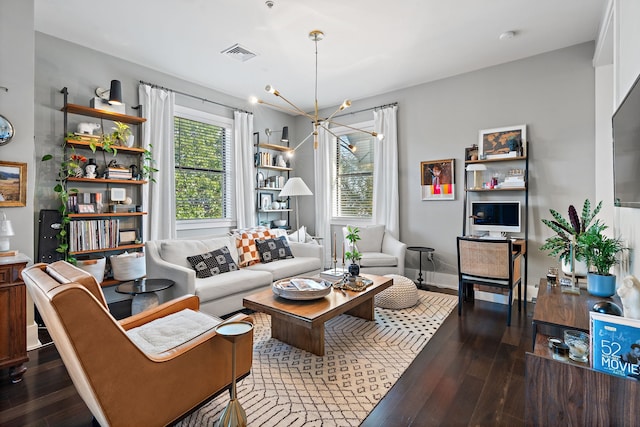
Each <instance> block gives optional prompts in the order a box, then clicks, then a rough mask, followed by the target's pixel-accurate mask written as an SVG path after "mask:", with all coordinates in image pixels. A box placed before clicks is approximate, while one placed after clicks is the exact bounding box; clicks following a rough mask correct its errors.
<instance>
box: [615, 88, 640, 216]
mask: <svg viewBox="0 0 640 427" xmlns="http://www.w3.org/2000/svg"><path fill="white" fill-rule="evenodd" d="M639 81H640V76H638V78H637V79H636V81H635V82H634V83H633V85H632V86H631V89H630V90H629V93H627V96H625V98H624V100H623V101H622V103H621V104H620V106H619V107H618V109H617V110H616V112H615V113H614V114H613V118H612V122H613V123H612V125H613V197H614V199H613V201H614V204H615V205H616V206H623V207H631V208H640V83H639Z"/></svg>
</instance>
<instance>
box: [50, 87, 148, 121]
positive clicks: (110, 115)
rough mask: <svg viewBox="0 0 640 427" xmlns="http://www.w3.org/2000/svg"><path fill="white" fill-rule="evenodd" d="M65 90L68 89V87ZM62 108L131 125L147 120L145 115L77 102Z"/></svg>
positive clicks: (74, 112) (72, 112) (70, 111)
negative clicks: (118, 111) (101, 108)
mask: <svg viewBox="0 0 640 427" xmlns="http://www.w3.org/2000/svg"><path fill="white" fill-rule="evenodd" d="M63 90H66V88H65V89H63ZM60 110H61V111H64V112H65V113H70V114H80V115H82V116H87V117H95V118H97V119H105V120H112V121H114V122H122V123H127V124H130V125H139V124H141V123H144V122H146V121H147V119H145V118H144V117H137V116H129V115H127V114H120V113H114V112H112V111H105V110H98V109H96V108H91V107H85V106H84V105H77V104H65V106H64V107H62V108H61V109H60Z"/></svg>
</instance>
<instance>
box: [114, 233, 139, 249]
mask: <svg viewBox="0 0 640 427" xmlns="http://www.w3.org/2000/svg"><path fill="white" fill-rule="evenodd" d="M118 237H119V240H120V244H121V245H129V244H131V243H135V242H136V241H137V240H138V232H137V231H136V230H120V234H119V236H118Z"/></svg>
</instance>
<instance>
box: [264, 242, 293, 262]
mask: <svg viewBox="0 0 640 427" xmlns="http://www.w3.org/2000/svg"><path fill="white" fill-rule="evenodd" d="M256 246H257V247H258V253H260V260H262V262H263V263H265V264H266V263H268V262H271V261H275V260H278V259H287V258H293V254H292V253H291V248H290V247H289V243H288V242H287V238H286V237H284V236H280V237H278V238H277V239H268V240H259V239H256Z"/></svg>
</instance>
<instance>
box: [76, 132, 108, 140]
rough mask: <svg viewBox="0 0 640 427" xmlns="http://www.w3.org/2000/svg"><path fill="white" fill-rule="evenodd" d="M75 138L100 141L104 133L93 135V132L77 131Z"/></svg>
mask: <svg viewBox="0 0 640 427" xmlns="http://www.w3.org/2000/svg"><path fill="white" fill-rule="evenodd" d="M73 135H74V139H76V140H77V141H89V142H91V141H93V142H100V138H101V137H102V135H93V134H89V133H78V132H75V133H74V134H73Z"/></svg>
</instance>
